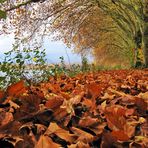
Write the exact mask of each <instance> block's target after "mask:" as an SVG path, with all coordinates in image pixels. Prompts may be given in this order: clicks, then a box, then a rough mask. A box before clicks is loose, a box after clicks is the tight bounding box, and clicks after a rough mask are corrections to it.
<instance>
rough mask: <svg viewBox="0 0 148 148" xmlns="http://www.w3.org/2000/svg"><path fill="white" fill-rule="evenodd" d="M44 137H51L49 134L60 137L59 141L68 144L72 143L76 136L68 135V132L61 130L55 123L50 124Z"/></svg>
mask: <svg viewBox="0 0 148 148" xmlns="http://www.w3.org/2000/svg"><path fill="white" fill-rule="evenodd" d="M45 134H46V135H51V134H55V135H57V136H58V137H60V138H61V139H63V140H65V141H67V142H69V143H73V142H74V141H75V140H76V138H77V136H76V135H74V134H70V133H69V131H67V130H65V129H62V128H61V127H59V126H58V125H57V124H56V123H52V122H51V123H50V125H49V127H48V128H47V130H46V132H45Z"/></svg>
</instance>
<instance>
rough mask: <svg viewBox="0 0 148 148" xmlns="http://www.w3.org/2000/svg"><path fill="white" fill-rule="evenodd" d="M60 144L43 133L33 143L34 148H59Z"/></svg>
mask: <svg viewBox="0 0 148 148" xmlns="http://www.w3.org/2000/svg"><path fill="white" fill-rule="evenodd" d="M60 147H61V145H59V144H57V143H55V142H53V140H52V139H51V138H50V137H48V136H45V135H41V136H40V139H39V141H38V142H37V144H36V145H35V148H60Z"/></svg>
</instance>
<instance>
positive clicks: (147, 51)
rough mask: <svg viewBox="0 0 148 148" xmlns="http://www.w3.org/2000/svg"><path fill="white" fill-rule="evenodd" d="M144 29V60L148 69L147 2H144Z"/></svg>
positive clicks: (147, 0)
mask: <svg viewBox="0 0 148 148" xmlns="http://www.w3.org/2000/svg"><path fill="white" fill-rule="evenodd" d="M143 12H144V27H143V41H144V58H145V66H146V67H148V0H145V2H144V11H143Z"/></svg>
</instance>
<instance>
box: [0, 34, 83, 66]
mask: <svg viewBox="0 0 148 148" xmlns="http://www.w3.org/2000/svg"><path fill="white" fill-rule="evenodd" d="M13 42H14V39H13V36H12V35H7V36H6V35H5V36H4V35H1V36H0V60H1V59H2V58H3V53H4V52H7V51H9V50H11V49H12V43H13ZM43 48H44V49H46V53H47V59H48V62H49V63H58V62H60V60H59V57H60V56H63V57H64V59H65V62H68V57H67V54H66V52H67V53H68V56H69V58H70V62H71V64H72V63H80V61H81V58H80V56H78V55H77V54H74V53H73V52H72V50H71V49H69V48H67V47H66V46H65V45H64V43H62V42H60V41H50V40H49V39H45V42H44V45H43Z"/></svg>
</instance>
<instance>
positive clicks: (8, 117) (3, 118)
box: [0, 111, 13, 126]
mask: <svg viewBox="0 0 148 148" xmlns="http://www.w3.org/2000/svg"><path fill="white" fill-rule="evenodd" d="M11 121H13V115H12V113H9V112H4V111H3V112H0V126H4V125H7V124H8V123H9V122H11Z"/></svg>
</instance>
